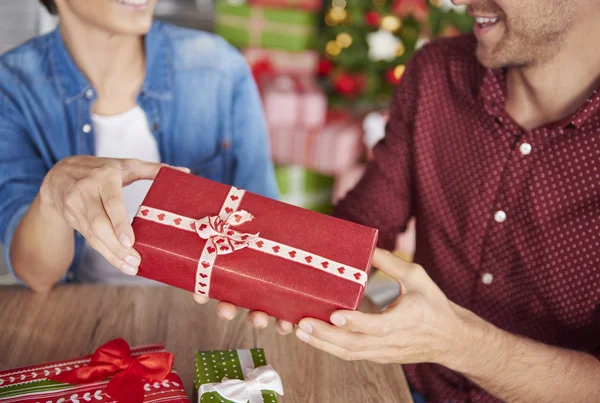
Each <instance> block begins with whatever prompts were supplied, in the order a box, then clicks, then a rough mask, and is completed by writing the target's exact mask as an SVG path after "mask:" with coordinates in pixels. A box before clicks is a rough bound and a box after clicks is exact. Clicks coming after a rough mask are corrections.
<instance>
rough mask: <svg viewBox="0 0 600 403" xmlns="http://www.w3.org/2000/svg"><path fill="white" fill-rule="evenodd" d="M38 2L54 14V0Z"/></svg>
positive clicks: (55, 11)
mask: <svg viewBox="0 0 600 403" xmlns="http://www.w3.org/2000/svg"><path fill="white" fill-rule="evenodd" d="M40 3H42V4H43V5H44V7H46V9H47V10H48V12H49V13H50V14H56V13H57V12H58V10H57V9H56V4H55V3H54V0H40Z"/></svg>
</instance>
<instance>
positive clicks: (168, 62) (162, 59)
mask: <svg viewBox="0 0 600 403" xmlns="http://www.w3.org/2000/svg"><path fill="white" fill-rule="evenodd" d="M144 42H145V47H146V77H145V78H144V84H143V86H142V90H141V94H142V95H147V96H149V97H152V98H156V99H162V100H169V99H171V97H172V93H171V88H172V84H173V55H172V50H171V47H170V44H169V43H167V38H166V36H165V35H164V34H163V32H162V24H161V23H160V22H157V21H155V22H154V23H153V24H152V28H151V29H150V31H149V32H148V34H146V36H145V38H144ZM49 58H50V64H51V66H52V70H53V74H54V80H55V81H56V85H57V87H58V89H59V91H60V93H61V95H62V98H63V99H64V101H65V103H71V102H73V101H75V100H77V99H79V98H81V97H84V96H85V92H86V90H88V89H90V88H92V86H91V84H90V82H89V80H88V79H87V78H86V77H85V76H84V75H83V73H82V72H81V71H80V70H79V68H78V67H77V65H76V64H75V62H74V61H73V58H72V57H71V55H70V54H69V52H68V50H67V47H66V46H65V43H64V41H63V38H62V35H61V33H60V27H57V28H56V29H55V30H54V31H53V32H52V33H51V34H50V51H49Z"/></svg>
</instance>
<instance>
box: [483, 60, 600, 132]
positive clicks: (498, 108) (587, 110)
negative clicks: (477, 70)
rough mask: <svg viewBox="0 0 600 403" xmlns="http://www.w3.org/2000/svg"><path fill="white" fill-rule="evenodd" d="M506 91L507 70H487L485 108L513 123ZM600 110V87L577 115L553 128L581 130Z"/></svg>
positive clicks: (484, 82) (484, 80) (484, 87)
mask: <svg viewBox="0 0 600 403" xmlns="http://www.w3.org/2000/svg"><path fill="white" fill-rule="evenodd" d="M506 91H507V90H506V70H504V69H487V70H486V72H485V75H484V78H483V82H482V85H481V96H482V98H483V103H484V107H485V109H486V111H487V112H488V113H489V114H490V115H492V116H494V117H496V118H501V119H510V120H511V121H512V119H511V118H510V117H509V115H508V113H506V107H505V106H506ZM598 110H600V86H598V88H596V90H595V91H594V92H593V94H592V95H591V96H590V97H589V98H588V99H587V100H586V102H585V104H584V105H582V106H581V107H580V108H579V109H578V110H577V111H575V113H573V114H572V115H571V116H569V117H567V118H565V119H563V120H561V121H560V122H557V123H556V124H555V125H553V126H557V127H560V128H562V129H566V128H568V127H569V126H572V127H575V128H577V129H579V128H580V127H581V126H582V125H583V124H584V123H585V122H586V121H587V119H589V118H590V117H591V116H593V115H594V113H596V112H597V111H598Z"/></svg>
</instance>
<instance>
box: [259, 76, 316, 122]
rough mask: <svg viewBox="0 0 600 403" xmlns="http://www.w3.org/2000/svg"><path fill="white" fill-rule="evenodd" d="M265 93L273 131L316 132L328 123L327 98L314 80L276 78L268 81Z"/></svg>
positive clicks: (266, 111)
mask: <svg viewBox="0 0 600 403" xmlns="http://www.w3.org/2000/svg"><path fill="white" fill-rule="evenodd" d="M262 94H263V103H264V106H265V113H266V117H267V122H268V124H269V127H270V128H272V129H275V130H288V131H289V130H290V129H292V128H298V127H301V128H303V129H314V128H317V127H321V126H322V125H323V124H324V123H325V117H326V113H327V97H326V95H325V93H324V92H323V90H322V89H321V88H320V87H319V86H318V84H317V83H316V81H315V80H314V78H312V77H309V76H287V75H279V76H276V77H274V78H273V79H270V80H265V82H264V85H263V86H262Z"/></svg>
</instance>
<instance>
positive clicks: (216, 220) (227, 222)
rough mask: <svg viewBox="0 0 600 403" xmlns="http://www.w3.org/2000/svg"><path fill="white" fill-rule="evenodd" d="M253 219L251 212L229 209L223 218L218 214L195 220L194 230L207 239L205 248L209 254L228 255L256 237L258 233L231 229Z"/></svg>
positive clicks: (245, 245) (244, 246) (246, 245)
mask: <svg viewBox="0 0 600 403" xmlns="http://www.w3.org/2000/svg"><path fill="white" fill-rule="evenodd" d="M253 219H254V217H253V216H252V214H250V213H248V212H247V211H245V210H238V211H233V210H231V212H230V213H229V215H227V216H225V217H224V218H221V217H220V216H211V217H204V218H201V219H200V220H198V221H196V231H197V232H198V235H200V237H201V238H202V239H206V240H207V243H206V246H205V248H206V249H207V251H208V252H209V253H210V254H213V253H215V252H216V254H217V255H228V254H230V253H233V252H235V251H237V250H240V249H243V248H246V247H248V245H249V241H250V240H251V239H256V238H257V237H258V235H259V234H255V235H252V234H244V233H241V232H238V231H234V230H233V229H231V227H235V226H238V225H242V224H244V223H246V222H249V221H252V220H253Z"/></svg>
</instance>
